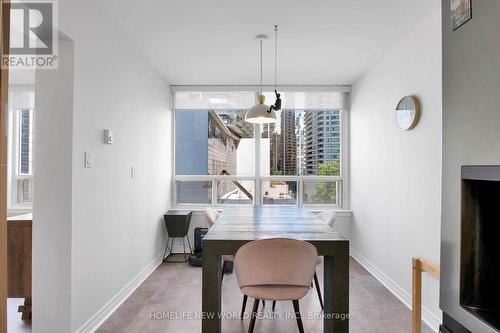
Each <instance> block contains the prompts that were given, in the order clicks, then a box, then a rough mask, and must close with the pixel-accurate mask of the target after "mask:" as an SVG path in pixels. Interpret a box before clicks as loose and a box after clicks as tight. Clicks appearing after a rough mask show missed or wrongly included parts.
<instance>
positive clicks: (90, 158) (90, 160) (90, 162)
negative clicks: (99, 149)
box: [85, 151, 94, 168]
mask: <svg viewBox="0 0 500 333" xmlns="http://www.w3.org/2000/svg"><path fill="white" fill-rule="evenodd" d="M93 166H94V154H92V153H91V152H89V151H86V152H85V167H86V168H92V167H93Z"/></svg>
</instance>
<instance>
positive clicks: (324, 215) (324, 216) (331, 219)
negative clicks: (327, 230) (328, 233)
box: [318, 211, 337, 228]
mask: <svg viewBox="0 0 500 333" xmlns="http://www.w3.org/2000/svg"><path fill="white" fill-rule="evenodd" d="M318 217H319V219H320V220H321V221H323V222H325V223H328V224H329V225H330V227H332V228H333V227H334V226H335V219H336V218H337V214H336V213H335V212H332V211H325V212H321V213H319V214H318Z"/></svg>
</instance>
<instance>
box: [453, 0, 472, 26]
mask: <svg viewBox="0 0 500 333" xmlns="http://www.w3.org/2000/svg"><path fill="white" fill-rule="evenodd" d="M450 5H451V6H450V7H451V8H450V10H451V29H452V30H453V31H455V30H457V29H458V28H460V27H461V26H462V25H464V24H465V23H466V22H467V21H469V20H470V19H471V18H472V0H450Z"/></svg>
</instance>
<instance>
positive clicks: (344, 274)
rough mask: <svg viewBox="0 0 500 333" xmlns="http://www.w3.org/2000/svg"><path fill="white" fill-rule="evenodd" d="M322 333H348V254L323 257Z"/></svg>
mask: <svg viewBox="0 0 500 333" xmlns="http://www.w3.org/2000/svg"><path fill="white" fill-rule="evenodd" d="M324 267H325V274H324V284H325V285H324V290H325V310H324V315H325V318H324V328H323V332H324V333H332V332H333V333H348V332H349V254H348V251H346V253H345V254H339V255H335V256H325V264H324Z"/></svg>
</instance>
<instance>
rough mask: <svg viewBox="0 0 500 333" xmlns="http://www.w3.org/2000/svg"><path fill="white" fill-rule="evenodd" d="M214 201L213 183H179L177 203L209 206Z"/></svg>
mask: <svg viewBox="0 0 500 333" xmlns="http://www.w3.org/2000/svg"><path fill="white" fill-rule="evenodd" d="M211 201H212V182H180V181H178V182H177V202H178V203H195V204H209V203H211Z"/></svg>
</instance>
